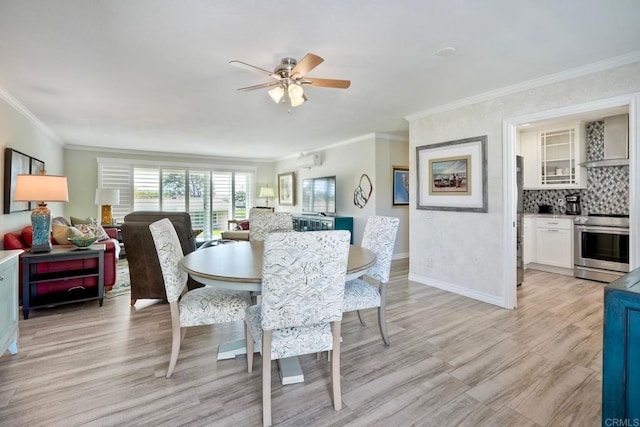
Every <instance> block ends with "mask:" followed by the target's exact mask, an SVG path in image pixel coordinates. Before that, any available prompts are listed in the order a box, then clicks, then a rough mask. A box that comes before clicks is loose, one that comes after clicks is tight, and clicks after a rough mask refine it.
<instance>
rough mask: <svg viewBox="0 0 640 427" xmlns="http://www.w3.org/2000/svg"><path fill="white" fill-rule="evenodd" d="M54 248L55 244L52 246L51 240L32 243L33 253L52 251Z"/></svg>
mask: <svg viewBox="0 0 640 427" xmlns="http://www.w3.org/2000/svg"><path fill="white" fill-rule="evenodd" d="M52 248H53V246H51V242H47V243H42V244H40V245H36V244H34V245H32V246H31V251H30V252H31V253H32V254H40V253H49V252H51V249H52Z"/></svg>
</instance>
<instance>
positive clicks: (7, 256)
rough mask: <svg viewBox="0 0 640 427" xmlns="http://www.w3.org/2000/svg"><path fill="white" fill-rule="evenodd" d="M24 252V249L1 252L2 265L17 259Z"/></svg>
mask: <svg viewBox="0 0 640 427" xmlns="http://www.w3.org/2000/svg"><path fill="white" fill-rule="evenodd" d="M22 252H24V251H23V250H22V249H11V250H6V251H0V264H2V263H4V262H5V261H9V260H10V259H11V258H14V257H17V256H18V255H20V254H21V253H22Z"/></svg>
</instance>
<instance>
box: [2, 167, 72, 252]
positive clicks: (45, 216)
mask: <svg viewBox="0 0 640 427" xmlns="http://www.w3.org/2000/svg"><path fill="white" fill-rule="evenodd" d="M13 200H15V201H16V202H38V207H37V208H35V209H34V210H33V212H31V225H32V226H33V243H32V245H31V253H39V252H51V211H50V210H49V208H48V207H47V204H46V203H45V202H68V201H69V190H68V188H67V177H66V176H57V175H45V171H42V172H41V175H18V176H17V177H16V188H15V192H14V195H13Z"/></svg>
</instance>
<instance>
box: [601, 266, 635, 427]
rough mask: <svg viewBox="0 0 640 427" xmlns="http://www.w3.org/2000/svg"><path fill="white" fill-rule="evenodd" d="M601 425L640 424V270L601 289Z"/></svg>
mask: <svg viewBox="0 0 640 427" xmlns="http://www.w3.org/2000/svg"><path fill="white" fill-rule="evenodd" d="M603 333H604V343H603V366H602V425H603V426H615V425H620V426H622V425H626V426H631V425H640V268H637V269H635V270H633V271H632V272H630V273H628V274H626V275H625V276H622V277H621V278H620V279H618V280H616V281H615V282H612V283H610V284H609V285H607V286H606V287H605V290H604V330H603Z"/></svg>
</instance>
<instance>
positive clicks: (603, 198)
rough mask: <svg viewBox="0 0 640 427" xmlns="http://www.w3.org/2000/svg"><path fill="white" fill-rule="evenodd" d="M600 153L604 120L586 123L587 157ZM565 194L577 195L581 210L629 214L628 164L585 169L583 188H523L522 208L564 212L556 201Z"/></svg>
mask: <svg viewBox="0 0 640 427" xmlns="http://www.w3.org/2000/svg"><path fill="white" fill-rule="evenodd" d="M603 156H604V121H598V122H592V123H588V124H587V159H588V160H590V161H591V160H600V159H602V158H603ZM567 194H578V195H580V210H581V212H582V214H587V213H592V214H593V213H598V214H610V215H629V166H607V167H598V168H588V169H587V189H582V190H578V189H576V190H525V192H524V200H523V201H524V211H525V212H527V213H537V212H538V205H539V204H545V205H551V206H553V211H554V213H564V211H565V208H564V205H563V204H561V203H559V202H558V201H559V200H560V199H562V200H563V201H564V196H565V195H567Z"/></svg>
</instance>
